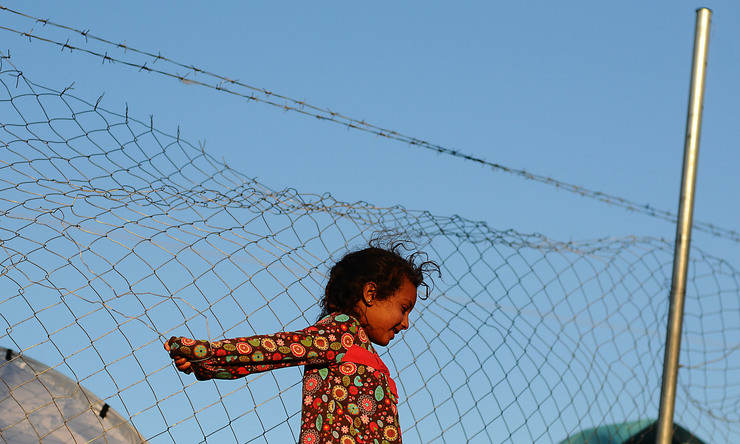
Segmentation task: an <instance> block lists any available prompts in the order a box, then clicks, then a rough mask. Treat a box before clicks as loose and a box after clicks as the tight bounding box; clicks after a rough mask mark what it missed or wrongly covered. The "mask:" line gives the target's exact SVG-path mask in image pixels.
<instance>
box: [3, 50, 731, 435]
mask: <svg viewBox="0 0 740 444" xmlns="http://www.w3.org/2000/svg"><path fill="white" fill-rule="evenodd" d="M0 83H1V84H2V90H1V91H0V116H2V122H0V123H1V129H0V142H1V143H2V157H1V158H0V161H1V162H2V163H1V164H0V171H1V172H0V210H1V211H2V213H1V216H0V217H1V218H2V219H0V220H1V221H2V223H1V224H0V242H1V245H2V256H0V295H2V296H0V326H2V333H0V345H2V346H4V347H6V348H8V349H12V350H14V351H16V352H20V353H21V355H26V356H30V357H33V358H35V359H38V360H39V361H42V362H44V363H45V364H46V365H48V366H49V367H50V368H52V369H55V370H58V371H60V372H62V373H63V374H66V375H67V376H69V377H70V378H71V379H73V380H74V381H76V382H77V383H78V384H80V385H81V386H84V387H85V388H86V389H88V390H90V391H91V392H93V393H95V394H96V395H97V396H98V397H99V398H100V399H102V400H103V401H104V402H105V403H107V404H108V405H110V406H112V407H113V408H114V409H115V410H116V411H118V412H119V413H120V414H121V415H122V416H123V417H124V418H125V419H126V420H128V421H130V422H131V423H132V424H133V425H134V426H135V427H136V429H137V430H138V431H139V433H140V434H141V436H143V437H144V439H146V440H147V441H149V442H152V443H167V442H193V441H201V442H250V443H267V442H291V441H295V440H296V439H297V435H298V429H299V416H300V414H299V413H300V379H301V377H300V370H299V369H295V368H293V369H283V370H277V371H273V372H269V373H263V374H259V375H254V376H250V377H247V378H245V379H244V380H239V381H228V382H197V383H196V382H195V380H194V379H193V378H192V377H188V376H186V375H182V374H180V373H178V372H177V371H176V369H175V368H174V367H173V366H172V365H171V362H170V360H169V358H168V357H167V354H166V353H165V352H164V351H163V349H162V343H163V341H164V340H165V339H166V338H167V337H169V336H170V335H187V336H190V337H198V338H208V339H217V338H221V337H233V336H237V335H239V336H243V335H250V334H255V333H269V332H274V331H280V330H297V329H300V328H303V327H305V326H307V325H309V324H311V323H313V321H315V319H316V316H317V315H318V312H319V310H318V309H317V307H316V302H317V296H318V295H320V293H321V290H322V287H323V284H324V283H325V277H326V276H325V275H326V272H327V271H328V268H329V267H330V266H331V264H332V263H333V262H334V261H336V260H337V259H338V258H339V257H340V256H341V255H342V254H343V253H344V252H346V251H347V250H348V249H349V248H354V247H358V246H362V245H363V244H364V243H365V242H366V241H367V240H368V238H369V237H370V236H372V235H373V234H374V233H375V232H378V231H383V230H394V231H400V232H403V233H405V234H406V235H407V236H410V237H413V238H414V239H416V240H418V242H419V243H420V244H421V245H422V247H423V248H424V249H425V250H426V251H427V252H428V253H429V254H430V256H431V258H433V259H435V260H436V261H438V262H439V263H440V264H442V271H443V277H442V278H441V279H438V280H437V281H436V285H435V289H434V291H433V293H432V295H431V297H430V298H429V299H427V300H425V301H419V303H418V304H417V308H416V310H415V313H416V314H415V315H414V319H412V322H413V328H412V329H410V330H409V331H407V332H406V333H405V334H404V335H403V336H402V337H401V338H400V339H397V340H396V341H395V342H394V343H392V345H391V346H389V347H388V348H387V349H386V350H385V351H384V352H383V353H382V357H383V359H384V360H385V362H386V363H387V364H388V366H389V368H390V370H391V373H392V374H394V375H397V376H396V377H395V379H396V380H397V381H398V384H399V394H400V399H401V403H400V405H399V411H400V413H399V415H400V418H401V426H402V429H403V436H404V440H405V441H406V442H407V443H409V442H419V443H442V442H447V443H459V442H473V443H475V442H481V443H488V442H495V443H520V442H559V441H561V440H564V439H565V438H566V437H567V436H569V435H572V434H574V433H576V432H577V431H579V430H580V429H582V428H586V427H594V426H599V425H604V424H611V423H618V422H623V421H626V420H630V421H633V420H635V421H636V420H643V419H649V418H655V417H657V410H658V406H657V401H658V398H659V392H660V376H661V362H662V356H663V344H664V330H665V328H664V326H665V322H666V318H667V308H668V293H669V287H670V274H671V268H672V246H671V245H668V244H667V243H666V242H664V241H662V240H657V239H653V238H644V239H638V238H616V239H601V240H595V241H590V242H579V243H573V242H570V243H561V242H556V241H553V240H551V239H548V238H546V237H543V236H535V235H526V234H522V233H518V232H516V231H513V230H509V231H500V230H495V229H492V228H491V227H489V226H487V225H486V224H484V223H480V222H474V221H470V220H466V219H463V218H460V217H439V216H434V215H432V214H429V213H427V212H423V211H411V210H407V209H404V208H400V207H396V208H377V207H373V206H372V205H369V204H347V203H344V202H339V201H337V200H335V199H334V198H332V197H331V196H330V195H328V194H327V195H321V196H316V195H307V194H301V193H299V192H297V191H295V190H281V191H275V190H272V189H270V188H268V187H266V186H265V185H263V184H261V183H259V182H257V181H256V180H254V179H252V178H250V177H248V176H245V175H243V174H240V173H239V172H237V171H234V170H233V169H230V168H228V167H226V166H225V165H224V164H222V163H220V162H218V161H216V160H214V159H213V158H212V157H211V156H209V155H208V153H207V152H205V151H204V150H203V149H202V148H200V147H196V146H194V145H192V144H190V143H188V142H187V141H185V140H182V139H180V137H179V136H178V135H170V134H165V133H163V132H160V131H158V130H157V129H156V128H154V125H153V124H152V122H142V121H139V120H136V119H133V118H132V117H130V116H128V113H127V112H125V113H123V114H120V113H115V112H111V111H108V110H106V109H103V108H102V107H100V106H99V104H97V103H90V102H87V101H85V100H83V99H80V98H77V97H75V96H73V95H71V93H70V92H69V91H54V90H51V89H47V88H45V87H43V86H40V85H36V84H34V83H32V82H31V81H29V80H28V79H27V78H26V77H25V76H24V75H23V74H21V72H20V71H18V70H16V69H15V68H13V67H12V66H10V65H8V63H7V61H4V63H3V65H2V67H1V68H0ZM691 270H692V274H691V276H690V277H689V285H688V291H687V301H686V315H685V325H684V330H683V334H684V340H683V342H682V344H683V345H682V351H681V359H682V369H681V371H680V373H679V387H678V399H677V407H676V421H677V422H679V423H681V424H682V425H684V426H685V427H687V428H688V429H689V430H693V431H696V433H697V434H698V436H700V437H701V438H702V439H707V440H709V441H711V442H736V441H738V440H740V427H739V424H740V414H739V411H738V405H740V402H739V401H740V382H739V381H740V352H738V348H740V343H738V338H739V337H740V289H739V287H738V272H737V270H736V269H735V268H734V267H732V266H731V265H730V264H729V263H727V262H725V261H723V260H721V259H718V258H715V257H711V256H708V255H705V254H703V253H702V252H701V251H699V250H696V249H695V250H694V251H692V260H691ZM9 359H17V358H13V356H12V355H11V356H10V358H9ZM0 365H2V364H0ZM16 389H17V387H13V386H8V385H7V384H6V383H3V384H0V409H15V410H16V411H17V410H18V409H21V417H25V418H28V417H29V413H30V412H28V411H24V410H23V406H24V402H23V400H21V399H17V398H16V396H15V394H14V393H16ZM54 402H55V400H54V398H53V397H52V399H50V400H48V402H47V405H53V404H54ZM24 415H25V416H24ZM3 417H6V416H4V415H0V418H3ZM19 426H20V423H19V422H18V421H15V422H9V421H6V420H3V419H0V433H7V432H8V431H9V430H12V429H13V428H14V427H19ZM53 432H56V431H51V432H49V431H45V432H43V433H42V434H40V436H41V437H42V438H43V436H47V435H48V434H49V433H53ZM44 433H45V434H47V435H44ZM42 435H43V436H42Z"/></svg>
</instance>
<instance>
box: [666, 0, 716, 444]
mask: <svg viewBox="0 0 740 444" xmlns="http://www.w3.org/2000/svg"><path fill="white" fill-rule="evenodd" d="M711 17H712V11H710V10H709V9H706V8H701V9H697V11H696V32H695V35H694V60H693V64H692V67H691V90H690V93H689V111H688V118H687V121H686V141H685V144H684V158H683V174H682V177H681V196H680V201H679V207H678V208H679V209H678V223H677V227H676V248H675V253H674V256H673V279H672V282H671V295H670V296H671V300H670V309H669V312H668V332H667V334H666V347H665V359H664V361H663V383H662V387H661V392H660V411H659V415H658V428H657V431H656V439H655V442H656V444H670V443H671V440H672V437H673V413H674V407H675V404H676V381H677V376H678V355H679V352H680V347H681V326H682V323H683V311H684V299H685V296H686V275H687V269H688V264H689V247H690V245H691V224H692V220H693V213H694V189H695V184H696V168H697V164H698V157H699V137H700V135H701V117H702V110H703V105H704V81H705V78H706V67H707V49H708V47H709V24H710V20H711Z"/></svg>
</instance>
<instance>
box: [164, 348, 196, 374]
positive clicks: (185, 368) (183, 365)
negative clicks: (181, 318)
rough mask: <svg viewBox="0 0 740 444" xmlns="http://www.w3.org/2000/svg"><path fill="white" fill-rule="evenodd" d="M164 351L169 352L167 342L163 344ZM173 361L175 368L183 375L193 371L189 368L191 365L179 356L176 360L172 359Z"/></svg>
mask: <svg viewBox="0 0 740 444" xmlns="http://www.w3.org/2000/svg"><path fill="white" fill-rule="evenodd" d="M164 349H165V350H167V352H169V351H170V341H167V342H165V343H164ZM172 359H173V360H174V361H175V367H177V369H178V370H180V371H181V372H183V373H191V372H192V371H193V370H192V369H191V368H190V367H192V366H193V364H191V363H190V361H188V360H187V359H185V358H183V357H182V356H179V357H177V358H172Z"/></svg>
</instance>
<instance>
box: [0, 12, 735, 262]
mask: <svg viewBox="0 0 740 444" xmlns="http://www.w3.org/2000/svg"><path fill="white" fill-rule="evenodd" d="M0 5H2V6H6V7H8V8H11V9H15V10H17V11H20V12H23V13H26V14H28V15H31V16H34V17H38V18H44V19H49V20H51V21H53V22H56V23H59V24H63V25H66V26H69V27H71V28H75V29H80V30H89V32H90V34H93V35H96V36H99V37H102V38H105V39H108V40H111V41H114V42H121V43H124V42H125V44H126V45H128V46H129V47H132V48H137V49H140V50H144V51H147V52H150V53H161V54H162V55H163V56H166V57H168V58H170V59H172V60H176V61H178V62H180V63H182V64H185V65H193V66H196V67H198V68H200V69H204V70H207V71H210V72H214V73H217V74H220V75H222V76H225V77H229V78H233V79H238V80H239V81H241V82H243V83H245V84H248V85H252V86H255V87H259V88H264V89H266V90H270V91H273V92H275V93H279V94H281V95H283V96H287V97H290V98H293V99H297V100H304V101H305V102H307V103H309V104H312V105H314V106H318V107H321V108H327V109H331V110H332V111H336V112H340V113H342V114H344V115H346V116H350V117H352V118H355V119H360V120H365V121H366V122H368V123H372V124H374V125H376V126H379V127H383V128H387V129H392V130H395V131H397V132H399V133H402V134H404V135H408V136H411V137H416V138H418V139H422V140H425V141H429V142H431V143H434V144H437V145H441V146H443V147H446V148H450V149H457V150H460V151H461V152H464V153H467V154H470V155H473V156H475V157H480V158H484V159H486V160H487V161H490V162H493V163H496V164H500V165H504V166H507V167H511V168H516V169H526V170H527V171H529V172H532V173H535V174H539V175H543V176H551V177H553V178H555V179H558V180H561V181H564V182H568V183H572V184H576V185H580V186H583V187H585V188H587V189H590V190H598V191H602V192H605V193H608V194H611V195H616V196H620V197H623V198H626V199H629V200H632V201H637V202H642V203H645V204H650V205H652V206H654V207H656V208H658V209H664V210H669V211H672V212H675V211H677V207H678V195H679V185H680V177H681V163H682V159H683V144H684V132H685V125H686V110H687V101H688V88H689V81H690V65H691V56H692V46H693V35H694V24H695V19H696V15H695V9H696V8H697V7H698V6H708V7H710V8H712V9H713V11H714V16H713V23H712V32H711V38H710V50H709V65H708V79H707V89H706V98H705V114H704V126H703V133H702V142H701V152H700V160H699V172H698V185H697V196H696V211H695V219H696V220H699V221H704V222H712V223H714V224H717V225H719V226H721V227H724V228H728V229H732V230H737V229H740V208H738V205H737V202H738V201H739V200H740V187H739V186H738V185H740V184H739V183H738V181H740V179H739V178H738V175H737V174H736V165H737V164H738V160H740V154H738V152H737V150H736V146H737V140H740V137H738V132H739V131H740V126H738V125H737V123H736V122H737V116H738V111H739V110H738V107H740V86H739V85H738V82H737V79H738V78H740V58H738V57H737V54H738V53H739V51H738V50H739V49H740V48H738V45H739V44H740V30H739V29H740V28H739V27H738V26H737V23H738V22H740V5H737V4H736V3H734V2H730V1H725V2H721V1H715V2H707V3H704V4H701V5H699V4H693V3H690V2H685V1H674V2H670V3H668V2H652V3H650V4H647V5H645V4H643V3H642V2H620V3H619V4H608V5H607V4H603V3H599V4H596V3H592V2H567V3H566V2H558V3H556V2H547V1H536V2H535V1H532V2H469V3H465V4H462V5H461V4H459V3H453V2H404V3H400V4H399V3H397V2H393V3H391V2H381V3H376V4H373V5H371V6H370V5H359V4H346V3H343V2H324V3H321V4H320V5H318V6H317V5H313V4H311V5H309V4H306V3H299V2H285V3H281V4H280V5H277V6H276V5H272V4H265V5H261V4H260V5H255V4H245V3H239V4H237V5H233V4H228V5H224V4H221V5H218V6H213V5H204V4H195V3H191V4H183V3H182V2H172V1H166V2H158V3H155V4H147V3H144V2H128V3H113V2H110V3H97V2H95V3H94V2H78V1H70V2H64V3H61V2H56V1H41V0H39V1H35V2H26V1H8V0H5V1H2V2H1V3H0ZM0 17H1V19H0V26H5V27H8V28H12V29H16V30H19V31H23V32H31V33H32V34H34V35H39V36H45V37H46V38H50V39H53V40H55V41H59V42H64V41H66V40H67V39H70V43H71V44H73V45H77V46H84V45H89V46H85V47H89V48H91V49H93V50H95V51H102V52H108V53H109V54H110V55H111V56H112V57H117V58H121V59H125V58H131V57H134V56H133V55H132V54H130V53H127V52H124V51H123V50H122V49H116V48H113V47H111V46H106V45H100V44H96V43H95V42H88V43H85V42H84V39H82V38H81V37H79V36H78V35H76V34H74V33H70V32H64V31H60V30H58V29H54V28H53V27H51V26H48V25H47V26H43V24H41V23H38V22H34V21H33V20H29V19H26V18H22V17H18V16H15V15H14V14H11V13H9V12H7V11H0ZM31 29H33V31H31ZM0 50H2V51H3V52H7V51H9V52H10V54H11V61H12V62H13V63H14V64H16V66H17V67H18V68H19V69H21V70H22V71H23V72H24V74H25V75H26V76H27V77H28V78H29V79H30V80H32V81H35V82H36V83H39V84H41V85H44V86H47V87H50V88H53V89H59V90H61V89H64V88H65V87H68V86H70V85H73V86H72V87H73V93H74V95H76V96H78V97H81V98H86V99H88V100H89V101H91V102H95V100H97V98H98V97H99V96H100V95H101V94H105V95H104V97H103V99H102V102H101V103H103V105H104V106H105V108H106V109H108V110H111V111H116V110H118V111H120V112H121V113H123V112H124V110H125V109H126V107H127V106H128V110H129V111H128V112H129V115H131V116H134V117H136V118H138V119H139V120H144V121H146V120H148V119H149V116H150V115H152V116H153V119H154V122H155V126H156V127H157V128H159V129H160V130H161V131H164V132H166V133H171V134H174V133H175V132H176V131H177V129H178V127H179V130H180V134H181V136H182V137H183V138H185V139H187V140H189V141H191V142H193V143H196V142H197V141H201V142H202V143H204V144H205V150H206V151H207V152H209V153H210V154H211V155H213V156H214V157H216V158H218V159H223V160H224V161H225V162H226V163H227V164H228V165H229V166H231V167H232V168H234V169H236V170H238V171H240V172H242V173H244V174H245V175H247V176H253V177H257V178H258V180H260V181H261V182H262V183H264V184H265V185H267V186H269V187H271V188H274V189H284V188H294V189H296V190H297V191H298V192H300V193H305V194H324V193H330V194H331V195H333V196H334V197H335V198H336V199H338V200H340V201H347V202H357V201H365V202H369V203H371V204H373V205H376V206H379V207H389V206H394V205H402V206H404V207H406V208H408V209H413V210H427V211H429V212H431V213H433V214H436V215H440V216H449V215H453V214H457V215H460V216H462V217H464V218H467V219H472V220H480V221H485V222H486V223H487V224H488V225H489V226H490V227H492V228H494V229H498V230H507V229H512V230H516V231H519V232H523V233H533V232H537V233H542V234H544V235H545V236H548V237H550V238H553V239H555V240H564V241H567V240H574V241H578V240H587V239H594V238H602V237H612V236H638V237H641V236H655V237H661V238H667V239H673V237H674V236H675V227H674V226H673V225H672V224H670V223H667V222H665V221H663V220H659V219H655V218H651V217H648V216H645V215H642V214H637V213H632V212H628V211H626V210H624V209H622V208H619V207H613V206H609V205H606V204H604V203H600V202H596V201H593V200H590V199H587V198H584V197H581V196H578V195H576V194H573V193H569V192H566V191H563V190H558V189H556V188H554V187H552V186H548V185H544V184H541V183H537V182H533V181H528V180H524V179H522V178H520V177H517V176H513V175H509V174H506V173H504V172H501V171H492V170H490V169H489V168H486V167H481V166H479V165H476V164H474V163H472V162H468V161H463V160H461V159H459V158H454V157H450V156H447V155H440V154H435V153H432V152H429V151H427V150H424V149H420V148H418V147H413V146H408V145H406V144H404V143H401V142H397V141H393V140H385V139H383V138H380V137H376V136H373V135H371V134H367V133H365V132H361V131H355V130H348V129H347V128H346V127H343V126H340V125H336V124H332V123H328V122H321V121H319V120H317V119H315V118H312V117H306V116H303V115H299V114H297V113H291V112H284V111H282V110H280V109H278V108H275V107H272V106H269V105H265V104H263V103H256V102H247V101H246V100H244V99H243V98H240V97H234V96H230V95H227V94H224V93H219V92H217V91H214V90H212V89H207V88H202V87H200V86H197V85H192V84H184V83H182V82H178V81H176V80H173V79H171V78H166V77H163V76H160V75H157V74H153V73H146V72H140V71H139V70H137V69H135V68H131V67H128V66H124V65H123V64H121V63H101V59H100V58H96V57H93V56H90V55H87V54H84V53H81V52H79V51H77V52H73V53H70V52H69V51H60V49H59V47H58V46H55V45H50V44H47V43H43V42H40V41H32V42H29V39H28V38H24V37H22V36H19V35H17V34H16V33H13V32H9V31H6V30H0ZM180 74H182V75H185V74H187V75H188V76H191V77H190V78H194V79H198V80H199V79H200V78H201V77H202V76H200V77H199V76H194V77H193V74H192V72H191V73H188V70H186V69H182V70H181V72H180ZM693 240H694V245H696V246H698V247H699V248H702V249H705V250H707V251H708V252H709V253H712V254H715V255H717V256H719V257H721V258H724V259H727V260H729V261H730V262H731V263H732V264H734V265H737V264H738V254H737V251H738V248H737V243H735V242H733V241H730V240H727V239H718V238H716V237H713V236H710V235H708V234H705V233H699V232H695V233H694V236H693Z"/></svg>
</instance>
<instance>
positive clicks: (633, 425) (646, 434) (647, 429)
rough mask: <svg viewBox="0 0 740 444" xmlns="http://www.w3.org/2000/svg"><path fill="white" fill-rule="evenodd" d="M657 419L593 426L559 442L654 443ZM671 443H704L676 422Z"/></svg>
mask: <svg viewBox="0 0 740 444" xmlns="http://www.w3.org/2000/svg"><path fill="white" fill-rule="evenodd" d="M657 425H658V421H657V420H655V419H643V420H641V421H633V422H624V423H621V424H609V425H603V426H599V427H594V428H591V429H588V430H584V431H582V432H578V433H577V434H575V435H573V436H570V437H568V439H566V440H565V441H561V442H560V444H654V443H655V432H656V429H657ZM671 444H706V443H705V442H704V441H702V440H701V439H699V438H697V437H696V436H694V434H693V433H691V432H689V431H688V430H686V429H684V428H683V427H681V426H680V425H678V424H676V425H675V428H674V430H673V441H672V442H671Z"/></svg>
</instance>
